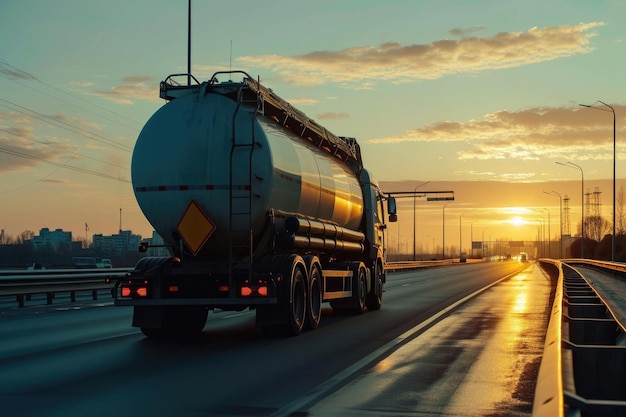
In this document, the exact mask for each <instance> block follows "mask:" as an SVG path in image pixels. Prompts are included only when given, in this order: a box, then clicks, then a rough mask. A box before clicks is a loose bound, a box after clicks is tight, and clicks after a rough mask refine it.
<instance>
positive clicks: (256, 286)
mask: <svg viewBox="0 0 626 417" xmlns="http://www.w3.org/2000/svg"><path fill="white" fill-rule="evenodd" d="M239 293H240V294H241V296H242V297H267V296H268V290H267V283H266V282H264V281H262V280H259V281H258V282H257V283H250V282H248V280H246V281H245V282H244V284H243V285H242V286H241V290H240V292H239Z"/></svg>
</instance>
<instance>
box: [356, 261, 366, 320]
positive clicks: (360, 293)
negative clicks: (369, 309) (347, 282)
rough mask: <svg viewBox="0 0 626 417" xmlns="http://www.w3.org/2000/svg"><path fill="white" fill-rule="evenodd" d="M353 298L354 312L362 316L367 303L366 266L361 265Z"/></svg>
mask: <svg viewBox="0 0 626 417" xmlns="http://www.w3.org/2000/svg"><path fill="white" fill-rule="evenodd" d="M354 285H355V288H354V289H353V293H352V297H353V301H354V308H353V311H354V313H356V314H362V313H364V312H365V309H366V305H365V304H366V301H367V271H366V270H365V265H363V264H362V263H359V267H358V270H357V275H356V282H355V283H354Z"/></svg>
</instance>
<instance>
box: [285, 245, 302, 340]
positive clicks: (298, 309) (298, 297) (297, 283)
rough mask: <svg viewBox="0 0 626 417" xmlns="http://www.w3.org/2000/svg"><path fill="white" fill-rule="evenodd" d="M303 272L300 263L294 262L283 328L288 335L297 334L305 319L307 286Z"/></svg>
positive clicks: (300, 330)
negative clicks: (285, 322)
mask: <svg viewBox="0 0 626 417" xmlns="http://www.w3.org/2000/svg"><path fill="white" fill-rule="evenodd" d="M298 258H299V257H298ZM294 264H295V262H294ZM304 274H305V273H304V268H303V267H302V265H301V264H300V265H298V264H295V265H294V266H293V267H292V268H291V297H290V298H291V301H289V300H288V301H289V302H288V312H287V324H286V326H285V330H286V331H287V334H288V335H290V336H297V335H299V334H300V332H302V328H303V327H304V323H305V320H306V310H307V301H306V300H307V296H306V295H307V294H306V293H307V287H306V279H305V278H304Z"/></svg>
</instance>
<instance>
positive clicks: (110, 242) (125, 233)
mask: <svg viewBox="0 0 626 417" xmlns="http://www.w3.org/2000/svg"><path fill="white" fill-rule="evenodd" d="M140 242H141V235H134V234H133V233H132V231H130V230H120V232H119V233H118V234H116V235H111V236H104V235H102V234H97V235H93V240H92V243H91V247H92V248H93V249H95V250H96V251H99V252H101V253H110V254H117V255H119V254H121V253H124V252H131V251H132V252H137V248H138V247H139V243H140Z"/></svg>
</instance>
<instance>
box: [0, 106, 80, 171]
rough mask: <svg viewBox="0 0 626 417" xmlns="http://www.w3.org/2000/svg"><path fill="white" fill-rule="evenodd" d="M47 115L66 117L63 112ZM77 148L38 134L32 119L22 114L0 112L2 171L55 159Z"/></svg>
mask: <svg viewBox="0 0 626 417" xmlns="http://www.w3.org/2000/svg"><path fill="white" fill-rule="evenodd" d="M46 117H50V118H52V119H55V120H62V119H64V117H63V116H59V115H55V116H46ZM75 148H76V147H75V145H72V144H71V143H69V142H68V141H66V140H64V139H60V138H56V137H54V136H46V137H38V135H37V134H36V133H35V127H34V126H33V124H32V123H31V121H30V120H29V119H28V118H27V117H23V115H21V114H19V113H15V112H7V113H0V172H5V173H6V172H13V171H20V170H23V169H27V168H30V167H33V166H36V165H39V164H40V163H41V162H49V161H54V160H55V159H57V158H58V157H59V156H61V155H64V154H66V153H68V152H72V151H74V150H75Z"/></svg>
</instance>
